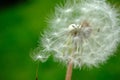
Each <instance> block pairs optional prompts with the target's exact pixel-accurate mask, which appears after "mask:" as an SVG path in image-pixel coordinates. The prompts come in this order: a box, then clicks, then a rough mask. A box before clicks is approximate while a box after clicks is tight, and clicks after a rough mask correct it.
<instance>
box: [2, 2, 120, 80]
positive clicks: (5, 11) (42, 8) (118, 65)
mask: <svg viewBox="0 0 120 80" xmlns="http://www.w3.org/2000/svg"><path fill="white" fill-rule="evenodd" d="M60 2H64V1H63V0H26V1H25V2H24V1H23V2H21V3H20V4H17V3H16V5H13V4H11V5H6V7H3V6H0V57H1V58H0V80H35V76H36V67H37V64H38V63H37V62H34V61H33V60H32V59H31V58H30V56H29V54H30V52H31V51H32V50H33V48H35V47H36V46H37V45H38V44H37V43H38V42H37V41H38V40H39V36H40V33H42V32H43V31H44V30H45V29H46V28H47V24H46V18H47V16H49V15H50V13H51V12H54V7H55V5H56V4H59V3H60ZM108 2H111V3H112V4H116V7H117V8H118V7H119V5H120V1H118V0H108ZM18 3H19V2H18ZM3 5H5V3H4V4H3ZM118 9H120V8H118ZM38 72H39V73H38V74H39V80H64V77H65V73H66V67H65V66H64V65H62V64H61V63H58V62H54V61H53V58H50V59H49V60H48V61H47V62H46V63H39V71H38ZM72 80H120V46H118V49H117V50H116V51H115V55H114V56H112V57H111V58H110V59H109V60H108V61H107V62H106V63H104V64H102V65H101V66H100V67H99V68H93V69H87V68H85V69H82V70H79V69H74V70H73V76H72Z"/></svg>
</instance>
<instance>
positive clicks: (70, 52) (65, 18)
mask: <svg viewBox="0 0 120 80" xmlns="http://www.w3.org/2000/svg"><path fill="white" fill-rule="evenodd" d="M118 23H119V19H118V14H117V12H116V10H114V9H113V8H112V7H111V6H110V5H108V4H107V3H106V2H105V0H73V1H72V0H68V1H66V3H65V5H64V6H57V7H56V8H55V15H54V16H53V17H52V18H51V19H50V20H49V28H50V29H49V30H47V31H46V32H45V33H44V35H43V37H42V42H41V43H42V47H43V50H42V49H39V50H40V51H38V52H37V54H36V55H37V56H36V55H35V54H34V56H33V59H34V60H41V61H46V60H47V58H48V57H49V56H50V55H53V56H54V58H55V60H58V61H60V62H63V63H65V64H67V63H68V62H69V61H72V62H73V65H74V67H79V68H81V67H82V66H84V65H87V66H88V67H91V66H97V65H98V64H99V63H102V62H104V61H106V60H107V59H108V57H109V56H110V55H112V54H113V51H114V50H115V49H116V46H117V44H118V42H119V37H120V36H119V33H120V26H119V24H118ZM72 26H74V27H72ZM39 58H40V59H39ZM43 59H44V60H43Z"/></svg>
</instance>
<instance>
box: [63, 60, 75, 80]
mask: <svg viewBox="0 0 120 80" xmlns="http://www.w3.org/2000/svg"><path fill="white" fill-rule="evenodd" d="M72 66H73V64H72V62H71V61H70V62H69V63H68V67H67V72H66V78H65V80H71V77H72Z"/></svg>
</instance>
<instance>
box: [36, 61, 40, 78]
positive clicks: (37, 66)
mask: <svg viewBox="0 0 120 80" xmlns="http://www.w3.org/2000/svg"><path fill="white" fill-rule="evenodd" d="M37 64H38V65H37V69H36V80H38V69H39V62H38V63H37Z"/></svg>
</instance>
